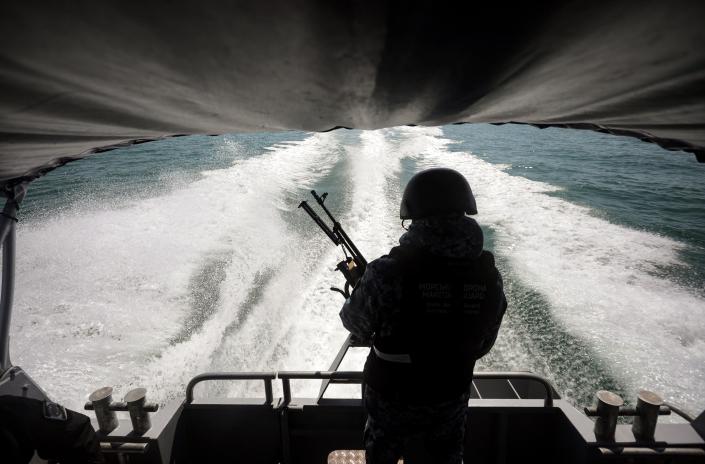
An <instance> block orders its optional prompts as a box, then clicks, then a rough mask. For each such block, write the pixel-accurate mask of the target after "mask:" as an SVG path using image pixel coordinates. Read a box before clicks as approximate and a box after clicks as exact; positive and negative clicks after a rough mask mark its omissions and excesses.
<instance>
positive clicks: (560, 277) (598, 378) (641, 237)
mask: <svg viewBox="0 0 705 464" xmlns="http://www.w3.org/2000/svg"><path fill="white" fill-rule="evenodd" d="M223 149H232V150H238V149H240V148H239V145H237V144H228V145H224V148H223ZM432 166H447V167H451V168H454V169H457V170H459V171H460V172H462V173H463V174H464V175H466V176H467V178H468V179H469V181H470V183H471V185H472V186H473V190H474V192H475V193H476V196H477V202H478V207H479V211H480V214H479V215H478V216H477V219H478V221H479V222H480V223H481V224H482V225H483V226H485V230H486V234H487V238H488V245H489V246H491V247H492V249H493V251H494V252H495V255H496V256H497V260H498V265H499V266H500V267H501V269H502V272H503V274H504V276H505V284H506V289H507V294H508V298H509V310H508V313H507V317H506V321H505V325H504V326H503V328H502V330H501V331H500V336H499V339H498V342H497V347H496V349H495V350H494V351H493V352H492V353H491V354H490V355H489V356H488V357H487V358H485V359H483V360H482V361H481V362H480V363H479V365H478V369H514V370H534V371H536V372H538V373H542V374H544V375H547V376H548V377H549V378H551V379H552V380H554V381H555V382H556V384H557V385H558V387H559V389H560V390H561V391H562V393H564V394H566V395H568V396H569V397H570V398H572V399H574V400H575V401H577V402H579V403H584V402H586V401H589V400H590V397H591V395H592V394H593V392H594V390H595V389H597V388H605V387H607V388H614V389H617V390H620V391H622V390H624V391H625V395H626V396H627V397H633V396H634V390H635V389H636V388H638V387H643V388H648V389H653V390H655V391H657V392H659V393H661V394H663V395H664V396H665V397H667V398H669V399H671V400H673V401H676V402H679V403H681V404H683V405H685V406H686V408H687V407H690V408H692V410H696V409H697V408H702V404H701V401H702V400H701V399H700V398H698V396H699V394H700V393H701V389H702V385H705V368H704V367H703V366H705V313H703V311H702V308H703V307H704V305H703V301H702V299H701V298H700V297H699V296H697V295H696V293H695V292H693V291H691V290H689V289H687V288H683V287H680V286H679V285H677V284H676V283H674V282H670V281H668V280H665V279H664V278H663V277H660V274H659V273H658V271H659V270H661V269H663V268H664V267H668V266H675V265H681V263H680V261H679V259H678V251H679V249H681V247H682V246H683V245H682V244H680V243H678V242H675V241H673V240H670V239H667V238H664V237H661V236H657V235H655V234H651V233H647V232H643V231H638V230H634V229H630V228H627V227H623V226H618V225H614V224H611V223H610V222H608V221H606V220H604V219H601V218H599V217H596V216H595V215H594V214H593V212H592V211H591V210H589V209H588V208H585V207H582V206H578V205H575V204H573V203H570V202H568V201H566V200H563V199H560V198H557V197H556V196H553V195H552V193H553V192H555V191H556V188H555V187H553V186H551V185H548V184H545V183H541V182H536V181H531V180H528V179H525V178H522V177H517V176H511V175H509V174H507V173H506V172H505V170H504V169H503V167H502V166H498V165H494V164H491V163H488V162H486V161H483V160H481V159H480V158H478V157H476V156H474V155H473V154H471V153H464V152H454V151H453V145H452V142H451V141H450V140H448V139H446V138H444V135H443V131H442V129H440V128H431V129H429V128H401V129H386V130H380V131H369V132H359V131H353V132H346V133H343V132H339V131H338V132H334V133H326V134H315V135H310V136H308V137H307V138H305V139H304V140H302V141H296V142H288V143H279V144H275V145H273V146H272V147H270V148H269V149H267V150H264V151H262V152H260V153H257V154H252V155H249V156H243V157H237V159H236V160H235V161H234V163H233V164H232V166H230V167H228V168H225V169H217V170H212V171H207V172H204V173H202V176H201V178H200V179H199V180H196V181H194V182H191V183H189V184H187V185H183V186H181V187H179V188H173V189H170V190H169V191H168V192H167V193H164V194H162V195H159V196H155V197H152V198H146V199H132V200H130V201H129V202H127V203H125V202H124V201H123V202H120V203H119V204H111V203H109V202H106V203H105V204H103V205H102V206H101V208H98V209H95V208H92V209H90V210H83V209H81V207H80V206H76V207H75V208H74V210H72V211H70V212H69V214H66V215H63V216H61V217H60V218H50V219H43V220H41V221H34V222H32V221H30V222H29V223H28V224H27V225H24V226H22V227H21V228H20V231H19V243H18V271H17V272H18V274H17V285H18V289H17V303H16V311H15V315H14V321H13V332H12V334H13V337H12V340H11V342H12V353H13V354H14V355H15V359H14V361H15V363H16V364H19V365H22V366H23V367H24V368H25V369H26V370H27V371H28V372H29V373H30V374H31V375H32V376H33V377H35V378H36V379H37V380H38V381H39V383H40V384H41V385H42V386H44V387H45V388H46V389H47V391H48V392H49V394H50V395H52V396H53V397H54V398H56V399H57V400H59V401H62V402H64V403H65V404H66V405H67V406H68V407H71V408H77V409H80V408H81V405H82V404H83V402H84V401H85V398H86V395H87V394H88V393H89V392H90V391H91V390H92V389H94V388H97V387H100V386H103V385H112V386H115V388H116V393H117V394H118V396H119V395H120V394H121V392H126V391H127V390H128V389H129V388H130V387H133V386H137V385H139V386H144V387H146V388H147V389H148V390H149V395H150V397H151V398H153V399H154V400H156V401H160V402H164V401H167V400H169V399H172V398H176V397H179V396H181V395H183V391H184V388H185V384H186V383H187V382H188V380H189V379H190V378H191V377H193V376H194V375H196V374H198V373H201V372H204V371H209V370H221V371H223V370H228V371H237V370H277V369H288V370H294V369H296V370H298V369H315V370H323V369H326V368H327V367H328V365H329V364H330V362H331V361H332V359H333V357H334V355H335V353H336V352H337V350H338V348H339V346H340V344H341V343H342V341H343V340H344V339H345V336H346V332H345V330H344V329H343V328H342V326H341V325H340V322H339V319H338V315H337V314H338V311H339V309H340V306H341V304H342V299H341V297H340V295H338V294H335V293H332V292H330V291H329V290H328V288H329V287H330V286H332V285H336V286H337V285H340V283H341V282H340V277H339V276H338V274H337V273H334V272H330V270H331V269H332V268H333V267H334V264H335V263H336V262H337V261H338V260H339V258H340V257H341V255H340V252H339V250H335V249H333V247H331V246H330V243H329V242H327V239H326V238H325V236H323V235H322V234H319V231H318V230H316V229H315V227H313V225H312V224H311V223H309V220H308V218H307V217H305V215H304V214H302V213H301V212H300V211H297V209H296V206H297V204H298V202H299V201H300V200H301V199H303V198H305V196H306V195H307V192H308V190H310V189H312V188H315V189H317V190H321V191H328V192H329V193H330V196H329V200H328V204H330V207H331V208H333V209H334V211H335V213H336V214H338V215H339V216H340V218H341V219H342V221H343V222H344V224H345V226H346V229H347V231H348V233H349V234H350V235H351V237H352V238H353V239H354V240H355V241H356V243H357V245H358V247H359V248H360V250H361V252H362V253H363V254H364V255H365V257H367V258H368V259H369V260H371V259H374V258H375V257H378V256H379V255H381V254H383V253H385V252H386V251H387V250H389V248H391V247H392V246H394V245H395V244H396V241H397V239H398V237H399V235H401V233H402V232H403V230H402V229H401V227H400V220H399V219H398V207H399V202H400V198H401V192H402V188H403V185H405V183H406V181H407V180H408V178H409V177H410V176H411V175H413V173H414V172H416V171H418V170H420V169H423V168H427V167H432ZM77 321H78V322H77ZM363 360H364V352H363V353H360V352H357V353H354V354H353V356H351V357H350V358H349V359H348V360H347V361H346V362H347V364H346V365H345V366H344V367H345V368H348V369H359V368H361V366H362V362H363ZM295 387H296V386H295ZM317 387H318V386H317V385H313V384H312V385H301V386H299V387H298V388H297V392H299V393H304V394H308V395H312V394H314V393H315V392H316V390H317ZM259 388H260V387H259V386H252V385H232V384H219V383H213V384H212V385H211V384H208V385H205V386H202V387H199V389H197V392H196V394H197V396H198V395H203V394H219V395H250V394H256V393H257V391H258V389H259Z"/></svg>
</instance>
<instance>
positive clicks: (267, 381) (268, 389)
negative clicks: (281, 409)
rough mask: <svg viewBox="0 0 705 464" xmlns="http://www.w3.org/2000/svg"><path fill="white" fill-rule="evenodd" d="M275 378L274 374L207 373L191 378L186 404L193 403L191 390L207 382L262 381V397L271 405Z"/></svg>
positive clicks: (187, 388)
mask: <svg viewBox="0 0 705 464" xmlns="http://www.w3.org/2000/svg"><path fill="white" fill-rule="evenodd" d="M275 378H277V374H276V372H207V373H205V374H200V375H197V376H196V377H194V378H192V379H191V380H190V381H189V383H188V385H187V386H186V404H191V403H192V402H193V388H194V387H195V386H196V385H198V384H199V383H201V382H205V381H208V380H262V381H264V397H265V401H266V403H267V404H272V402H273V401H274V396H273V395H272V380H274V379H275Z"/></svg>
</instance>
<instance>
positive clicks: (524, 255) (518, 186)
mask: <svg viewBox="0 0 705 464" xmlns="http://www.w3.org/2000/svg"><path fill="white" fill-rule="evenodd" d="M407 130H408V131H409V132H414V130H413V129H407ZM441 136H442V130H441V129H430V130H429V129H426V130H422V131H418V133H417V136H415V137H413V138H409V140H408V142H407V143H408V144H410V145H411V146H410V147H409V149H410V151H412V152H416V153H418V154H419V156H418V162H419V165H420V167H431V166H447V167H451V168H454V169H457V170H458V171H460V172H462V173H463V174H464V175H465V176H466V177H467V178H468V180H469V181H470V184H471V185H472V187H473V191H474V192H475V194H476V197H477V202H478V209H479V212H480V213H479V215H478V216H477V219H478V221H480V222H481V223H483V224H486V225H489V226H491V227H492V228H493V229H494V230H495V232H496V233H497V237H498V239H497V241H496V245H495V249H496V251H497V253H499V254H501V255H503V256H505V257H506V258H507V259H508V260H509V262H510V267H511V269H512V274H513V275H516V276H518V277H519V278H520V279H521V280H522V281H523V282H524V283H525V284H528V285H529V286H530V287H532V288H534V289H535V290H537V291H539V292H541V293H542V294H543V295H544V296H545V297H546V298H547V299H548V300H549V302H550V304H551V308H552V312H553V314H554V316H555V317H556V318H558V320H559V321H560V322H561V323H562V324H563V325H564V326H565V327H566V328H567V329H568V331H569V332H570V333H572V334H573V335H574V336H576V337H579V338H581V339H583V340H585V341H587V342H588V343H589V344H590V346H591V347H592V348H593V349H594V350H595V352H596V353H597V354H598V355H599V356H600V357H602V358H603V359H604V360H605V361H606V362H607V363H608V365H609V366H610V369H611V370H612V371H613V373H614V374H615V375H616V376H618V377H619V378H620V379H621V380H622V381H624V382H625V383H626V384H627V385H630V386H631V387H632V388H633V389H636V388H647V389H653V390H655V391H657V392H659V393H661V394H663V395H665V396H666V397H668V398H672V399H673V400H675V401H676V402H679V403H681V404H683V405H686V407H691V408H693V410H694V411H695V410H698V411H699V410H701V409H702V407H703V403H702V401H703V400H702V397H701V396H702V389H703V385H705V311H703V308H705V302H704V301H703V300H702V299H701V298H699V297H698V296H697V295H695V294H694V293H693V292H690V291H688V290H687V289H684V288H682V287H680V286H679V285H678V284H677V283H674V282H671V281H669V280H667V279H664V278H662V277H658V276H656V275H655V273H656V271H657V270H658V269H659V268H663V267H667V266H672V265H676V264H682V263H681V262H680V261H679V259H678V250H680V249H681V248H682V247H683V245H682V244H680V243H678V242H675V241H673V240H671V239H668V238H665V237H662V236H659V235H656V234H653V233H648V232H644V231H639V230H633V229H630V228H627V227H623V226H619V225H615V224H611V223H609V222H607V221H605V220H603V219H600V218H598V217H595V216H594V215H593V214H592V212H591V211H590V210H589V209H588V208H585V207H582V206H578V205H575V204H572V203H570V202H568V201H565V200H562V199H560V198H556V197H553V196H550V195H547V193H549V192H553V191H556V190H557V188H556V187H554V186H551V185H548V184H545V183H541V182H536V181H532V180H528V179H525V178H523V177H517V176H511V175H509V174H507V173H506V172H504V171H503V170H502V168H501V167H499V168H498V167H497V166H495V165H492V164H490V163H488V162H485V161H483V160H481V159H479V158H477V157H475V156H472V155H471V154H469V153H461V152H452V151H451V147H450V146H449V144H450V143H451V142H450V141H449V140H446V139H443V138H442V137H441ZM509 311H511V308H509ZM521 367H522V366H516V368H521ZM557 375H560V373H557Z"/></svg>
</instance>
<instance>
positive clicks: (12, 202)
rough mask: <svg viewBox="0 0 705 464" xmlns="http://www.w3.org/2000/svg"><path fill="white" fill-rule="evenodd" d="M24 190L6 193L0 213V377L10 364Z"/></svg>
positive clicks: (20, 186)
mask: <svg viewBox="0 0 705 464" xmlns="http://www.w3.org/2000/svg"><path fill="white" fill-rule="evenodd" d="M25 192H26V189H25V186H24V185H18V186H16V187H15V189H14V190H13V191H11V192H7V194H8V195H7V196H8V198H7V201H6V202H5V207H4V208H3V210H2V212H1V213H0V246H1V247H2V287H1V290H0V291H1V292H2V293H0V375H1V374H2V373H4V372H5V371H6V370H7V369H9V368H10V367H11V366H12V364H11V363H10V322H11V320H12V299H13V296H14V292H15V223H16V222H17V210H19V204H20V202H21V201H22V199H23V198H24V195H25Z"/></svg>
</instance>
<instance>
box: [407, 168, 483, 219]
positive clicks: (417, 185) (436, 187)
mask: <svg viewBox="0 0 705 464" xmlns="http://www.w3.org/2000/svg"><path fill="white" fill-rule="evenodd" d="M451 213H458V214H463V213H465V214H477V206H476V205H475V197H474V196H473V195H472V190H470V184H468V181H467V180H465V177H463V175H462V174H460V173H459V172H458V171H454V170H452V169H448V168H433V169H427V170H425V171H421V172H419V173H418V174H416V175H414V177H412V178H411V180H410V181H409V183H408V184H406V188H405V189H404V196H403V197H402V199H401V208H400V211H399V215H400V216H401V218H402V219H421V218H425V217H430V216H442V215H444V214H451Z"/></svg>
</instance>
